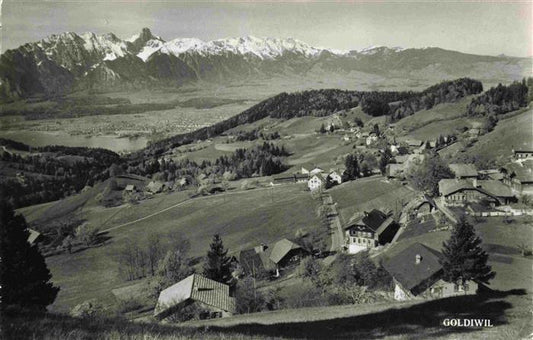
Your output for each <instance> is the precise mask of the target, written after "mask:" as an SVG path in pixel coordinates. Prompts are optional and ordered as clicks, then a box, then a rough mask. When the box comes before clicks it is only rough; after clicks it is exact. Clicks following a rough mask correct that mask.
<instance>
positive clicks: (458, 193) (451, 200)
mask: <svg viewBox="0 0 533 340" xmlns="http://www.w3.org/2000/svg"><path fill="white" fill-rule="evenodd" d="M439 194H440V196H441V197H442V199H443V203H444V204H445V205H448V206H465V205H466V204H467V203H480V202H481V201H486V202H488V203H489V204H490V206H496V205H499V204H500V201H499V200H498V198H497V197H495V196H494V195H492V194H491V193H489V192H487V191H485V190H484V189H482V188H480V187H479V186H477V184H476V183H475V181H474V182H472V181H468V180H464V179H463V180H459V179H441V180H440V181H439Z"/></svg>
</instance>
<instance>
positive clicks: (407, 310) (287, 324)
mask: <svg viewBox="0 0 533 340" xmlns="http://www.w3.org/2000/svg"><path fill="white" fill-rule="evenodd" d="M530 306H531V295H530V294H527V293H526V291H525V290H516V289H515V290H508V291H487V292H484V293H481V294H478V295H475V296H459V297H453V298H447V299H440V300H433V301H411V302H405V303H391V304H385V303H383V304H375V305H345V306H330V307H314V308H302V309H292V310H281V311H275V312H266V313H257V314H249V315H239V316H236V317H232V318H225V319H215V320H206V321H195V322H188V323H183V324H179V325H177V324H167V325H162V324H158V323H150V322H145V323H141V322H128V321H125V320H123V319H116V318H88V319H80V318H73V317H70V316H66V315H61V314H48V315H46V316H45V317H35V316H31V315H30V316H28V315H25V316H14V317H13V316H10V317H4V318H3V327H4V328H3V336H4V337H3V338H6V339H76V340H77V339H378V338H379V339H383V338H386V339H390V338H393V339H412V338H418V339H426V338H430V337H431V338H440V339H459V338H468V339H523V338H526V337H527V336H528V335H529V334H531V332H532V330H533V327H532V326H533V325H532V324H531V317H530V313H531V311H530ZM447 318H461V319H471V318H483V319H490V320H491V323H492V325H493V327H490V328H464V327H445V326H443V321H444V319H447Z"/></svg>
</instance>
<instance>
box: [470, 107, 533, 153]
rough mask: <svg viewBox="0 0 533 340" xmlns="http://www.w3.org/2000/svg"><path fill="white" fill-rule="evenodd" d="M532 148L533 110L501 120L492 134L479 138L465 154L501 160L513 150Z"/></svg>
mask: <svg viewBox="0 0 533 340" xmlns="http://www.w3.org/2000/svg"><path fill="white" fill-rule="evenodd" d="M502 118H505V116H504V117H502ZM532 146H533V110H532V109H528V110H525V111H523V112H517V113H514V114H512V116H510V117H509V118H505V119H501V120H500V121H499V122H498V125H497V126H496V128H495V129H494V130H493V131H492V132H490V133H488V134H486V135H483V136H481V137H479V139H478V141H477V142H476V144H475V145H474V146H472V147H471V148H469V149H467V151H466V152H467V153H468V154H471V155H483V156H488V157H489V158H493V159H502V158H506V157H507V156H510V155H511V154H512V149H513V148H517V149H518V148H520V147H524V148H531V147H532Z"/></svg>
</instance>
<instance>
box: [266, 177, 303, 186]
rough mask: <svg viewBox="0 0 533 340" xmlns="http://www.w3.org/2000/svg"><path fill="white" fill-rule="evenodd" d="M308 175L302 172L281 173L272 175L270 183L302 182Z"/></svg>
mask: <svg viewBox="0 0 533 340" xmlns="http://www.w3.org/2000/svg"><path fill="white" fill-rule="evenodd" d="M308 178H309V177H308V176H307V175H304V174H282V175H277V176H272V181H270V185H272V186H274V185H282V184H288V183H302V182H306V181H307V179H308Z"/></svg>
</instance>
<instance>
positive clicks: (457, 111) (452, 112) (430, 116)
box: [396, 96, 472, 140]
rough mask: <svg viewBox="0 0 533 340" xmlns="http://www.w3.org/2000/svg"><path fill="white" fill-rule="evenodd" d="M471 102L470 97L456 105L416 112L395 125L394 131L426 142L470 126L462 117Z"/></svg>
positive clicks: (439, 106)
mask: <svg viewBox="0 0 533 340" xmlns="http://www.w3.org/2000/svg"><path fill="white" fill-rule="evenodd" d="M471 100H472V96H468V97H465V98H463V99H461V100H459V101H457V102H456V103H447V104H439V105H437V106H435V107H433V108H431V109H429V110H422V111H419V112H416V113H415V114H414V115H412V116H408V117H406V118H403V119H401V120H400V121H399V122H398V123H396V130H397V131H400V130H402V129H405V130H406V131H409V132H408V135H409V137H410V138H418V139H422V140H428V139H433V138H436V137H438V136H439V134H443V135H444V134H448V133H452V132H454V131H455V129H456V128H458V127H460V126H470V124H469V123H468V121H467V120H466V119H465V118H462V116H463V115H464V114H465V112H466V106H467V105H468V104H469V103H470V101H471Z"/></svg>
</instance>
